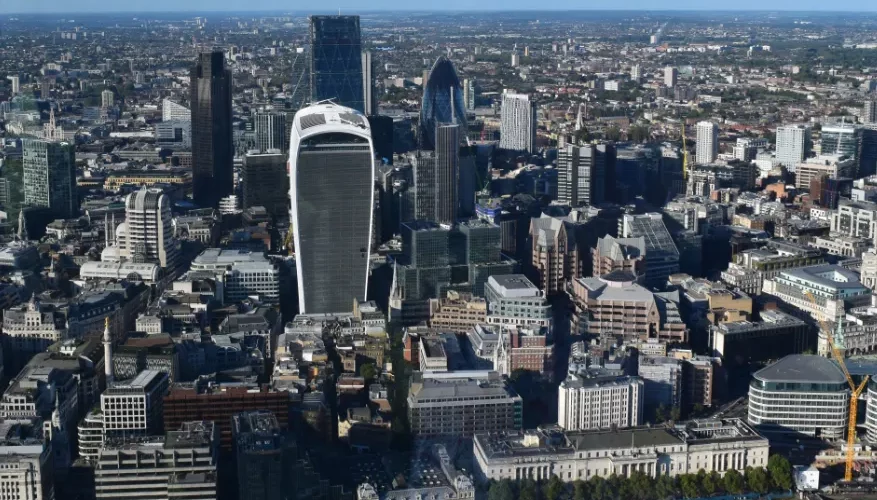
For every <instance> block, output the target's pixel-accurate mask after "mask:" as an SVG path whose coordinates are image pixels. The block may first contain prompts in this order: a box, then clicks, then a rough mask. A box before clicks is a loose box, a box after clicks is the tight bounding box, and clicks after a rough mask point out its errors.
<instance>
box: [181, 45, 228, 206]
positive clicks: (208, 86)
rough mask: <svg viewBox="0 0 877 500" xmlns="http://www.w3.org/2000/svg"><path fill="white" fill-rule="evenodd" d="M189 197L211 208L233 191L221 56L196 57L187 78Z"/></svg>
mask: <svg viewBox="0 0 877 500" xmlns="http://www.w3.org/2000/svg"><path fill="white" fill-rule="evenodd" d="M190 92H191V103H192V106H191V110H192V197H193V198H194V200H195V203H197V204H198V205H200V206H202V207H215V206H217V205H218V204H219V200H220V198H222V197H224V196H228V195H230V194H231V192H232V189H233V188H234V170H233V165H232V163H233V158H234V142H233V140H232V129H231V71H230V70H229V69H228V68H226V67H225V54H223V53H222V52H206V53H202V54H199V55H198V62H197V63H196V64H195V66H194V67H193V68H192V74H191V91H190Z"/></svg>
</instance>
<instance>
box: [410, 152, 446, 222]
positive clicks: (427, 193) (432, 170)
mask: <svg viewBox="0 0 877 500" xmlns="http://www.w3.org/2000/svg"><path fill="white" fill-rule="evenodd" d="M411 167H412V171H413V174H414V175H413V177H414V213H413V215H414V218H415V219H417V220H426V221H432V222H435V221H436V211H435V207H436V192H437V190H438V188H437V187H436V185H435V180H436V177H438V176H437V174H436V158H435V153H434V152H432V151H420V152H418V153H417V155H415V156H414V157H412V158H411ZM402 222H406V221H404V220H403V221H402Z"/></svg>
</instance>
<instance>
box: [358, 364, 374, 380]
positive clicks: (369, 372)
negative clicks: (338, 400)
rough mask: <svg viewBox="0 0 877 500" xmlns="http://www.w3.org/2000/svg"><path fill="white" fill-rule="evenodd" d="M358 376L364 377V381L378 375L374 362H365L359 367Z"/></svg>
mask: <svg viewBox="0 0 877 500" xmlns="http://www.w3.org/2000/svg"><path fill="white" fill-rule="evenodd" d="M359 376H360V377H362V378H364V379H365V381H366V383H368V382H371V381H372V380H374V379H375V377H377V376H378V369H377V368H376V367H375V365H374V363H365V364H363V365H362V366H360V367H359Z"/></svg>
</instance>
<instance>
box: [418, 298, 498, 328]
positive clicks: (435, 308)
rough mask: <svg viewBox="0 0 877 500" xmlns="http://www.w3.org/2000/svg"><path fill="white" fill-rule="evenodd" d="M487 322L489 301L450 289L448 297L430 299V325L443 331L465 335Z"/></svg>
mask: <svg viewBox="0 0 877 500" xmlns="http://www.w3.org/2000/svg"><path fill="white" fill-rule="evenodd" d="M486 322H487V301H486V300H484V299H482V298H480V297H473V296H472V295H471V294H460V293H457V292H454V291H451V290H449V291H448V294H447V297H445V298H441V299H430V300H429V326H430V327H431V328H433V329H435V330H439V331H442V332H454V333H457V334H460V335H465V334H466V332H468V331H469V330H470V329H471V328H473V327H474V326H475V325H478V324H482V323H486Z"/></svg>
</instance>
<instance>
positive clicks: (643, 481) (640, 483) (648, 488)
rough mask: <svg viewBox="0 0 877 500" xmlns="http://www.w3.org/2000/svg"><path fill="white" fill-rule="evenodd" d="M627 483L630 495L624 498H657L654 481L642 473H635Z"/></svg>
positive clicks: (638, 499) (640, 499) (647, 499)
mask: <svg viewBox="0 0 877 500" xmlns="http://www.w3.org/2000/svg"><path fill="white" fill-rule="evenodd" d="M625 482H626V483H628V484H629V485H630V487H629V491H630V495H629V496H625V497H624V498H634V499H636V500H651V499H654V498H655V484H654V481H653V480H652V478H651V477H649V476H647V475H645V474H643V473H642V472H638V471H637V472H634V473H633V474H631V475H630V478H629V479H628V480H627V481H625Z"/></svg>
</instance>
